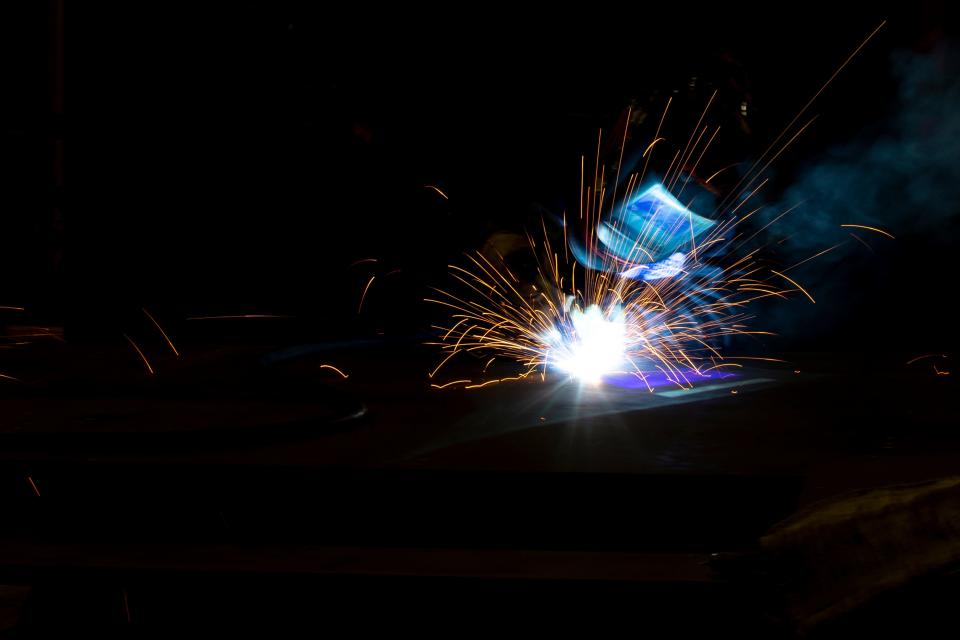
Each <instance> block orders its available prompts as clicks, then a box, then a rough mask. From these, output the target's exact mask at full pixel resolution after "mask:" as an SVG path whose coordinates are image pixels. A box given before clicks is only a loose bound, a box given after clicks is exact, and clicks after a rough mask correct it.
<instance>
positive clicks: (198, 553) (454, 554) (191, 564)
mask: <svg viewBox="0 0 960 640" xmlns="http://www.w3.org/2000/svg"><path fill="white" fill-rule="evenodd" d="M709 559H710V556H709V555H708V554H705V553H623V552H601V551H540V550H536V551H528V550H514V549H508V550H491V549H422V548H368V547H334V546H317V545H289V544H284V545H240V544H209V545H197V544H194V545H172V544H166V545H165V544H119V545H118V544H92V543H82V544H80V543H71V544H37V543H26V542H21V541H9V540H0V580H6V581H9V582H21V581H26V582H31V581H32V580H35V579H50V578H54V579H55V578H57V577H71V578H74V577H77V576H79V575H90V576H101V577H102V576H108V575H115V576H122V575H140V576H143V575H163V576H165V577H173V576H175V575H176V574H183V575H196V574H201V575H202V574H209V575H221V576H222V575H244V574H246V575H260V576H268V575H279V576H283V575H288V576H293V575H300V576H314V577H319V578H323V577H328V578H333V577H370V578H378V577H379V578H390V577H397V578H404V577H406V578H470V579H480V580H497V581H503V580H506V581H513V580H516V581H559V582H627V583H630V582H632V583H677V584H679V583H686V584H691V583H699V584H709V583H715V582H718V578H717V577H716V576H715V575H714V572H713V570H712V568H711V566H710V564H709Z"/></svg>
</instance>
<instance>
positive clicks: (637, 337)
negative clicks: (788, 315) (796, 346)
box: [428, 185, 812, 390]
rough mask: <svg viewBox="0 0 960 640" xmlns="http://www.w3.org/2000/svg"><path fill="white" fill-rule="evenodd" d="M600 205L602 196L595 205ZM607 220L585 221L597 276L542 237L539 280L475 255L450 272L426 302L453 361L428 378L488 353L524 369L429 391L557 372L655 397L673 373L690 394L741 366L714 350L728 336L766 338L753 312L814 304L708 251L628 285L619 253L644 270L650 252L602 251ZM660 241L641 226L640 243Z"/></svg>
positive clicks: (748, 265) (717, 234) (748, 258)
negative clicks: (773, 301)
mask: <svg viewBox="0 0 960 640" xmlns="http://www.w3.org/2000/svg"><path fill="white" fill-rule="evenodd" d="M634 187H635V185H634ZM590 191H591V193H595V192H596V190H595V189H593V188H591V189H590ZM584 192H586V190H584ZM601 194H602V187H601ZM591 197H592V196H591ZM629 198H630V195H628V199H629ZM601 201H602V195H601V197H600V198H598V200H597V203H598V204H597V206H600V205H599V203H600V202H601ZM599 213H600V212H599V211H597V210H596V209H592V210H588V211H587V213H586V215H587V219H588V220H589V221H590V222H591V224H590V226H589V227H588V234H587V237H586V244H587V246H588V247H589V248H590V249H589V250H590V251H591V252H592V253H591V256H592V257H593V258H596V259H597V260H599V262H600V266H599V267H598V268H591V267H588V266H583V265H580V264H578V263H576V262H573V263H569V264H568V263H567V262H566V261H565V260H564V258H563V252H561V251H555V250H554V249H553V247H552V246H551V244H550V239H549V237H548V236H547V234H546V233H544V234H543V238H542V239H541V238H539V237H538V238H536V239H535V238H534V237H533V236H532V235H528V241H529V243H530V247H531V252H532V253H533V255H534V256H536V259H537V263H538V264H537V269H536V274H537V275H536V278H535V282H529V283H525V282H523V281H522V280H521V279H520V277H518V276H517V274H516V273H514V271H513V270H512V269H511V268H510V267H509V266H508V265H507V263H506V261H505V260H504V259H503V258H502V257H501V256H499V255H497V256H487V255H484V254H483V253H477V254H474V255H469V256H467V259H468V261H469V264H468V265H467V267H466V268H465V267H461V266H458V265H450V270H451V276H452V278H453V279H454V281H456V282H457V286H456V288H455V289H452V290H443V291H440V290H438V295H437V296H436V297H434V298H429V299H428V301H429V302H432V303H435V304H438V305H441V306H443V307H445V308H447V309H448V310H449V311H450V324H449V325H448V326H442V327H441V326H438V327H435V328H436V329H438V330H439V331H441V334H440V336H441V339H440V341H439V342H437V343H436V344H437V345H438V346H439V347H440V348H441V349H442V350H443V351H444V352H445V354H446V355H445V357H444V359H443V361H442V362H441V363H440V365H439V366H438V367H437V368H436V369H435V370H434V371H433V372H432V373H431V377H434V376H435V375H437V373H438V372H439V370H440V369H442V367H444V366H445V365H446V364H447V363H448V362H449V361H450V360H451V359H453V358H454V357H455V356H456V355H458V354H474V355H478V354H486V357H485V358H484V361H486V362H487V365H488V366H489V361H490V359H491V358H492V357H495V358H497V359H498V360H506V361H512V362H515V363H518V364H519V365H520V371H519V372H518V373H517V374H516V375H513V376H509V377H507V378H487V379H481V380H477V379H469V380H468V379H461V380H455V381H452V382H446V383H442V384H440V383H438V384H433V385H432V386H434V387H435V388H441V389H442V388H446V387H451V386H462V387H463V388H479V387H483V386H488V385H492V384H496V383H498V382H504V381H507V380H519V379H524V378H527V377H529V376H531V375H534V374H539V375H540V376H542V377H546V375H547V374H548V373H549V372H551V371H553V372H560V373H561V374H564V375H567V376H570V377H572V378H576V379H578V380H580V381H581V382H584V383H587V384H596V383H599V382H601V381H602V380H603V379H604V378H606V377H609V376H614V375H622V374H632V375H634V376H636V377H637V378H638V379H639V380H641V381H642V382H643V383H644V384H646V386H647V388H648V389H651V390H652V389H653V387H652V385H650V384H648V383H647V378H648V377H649V376H656V375H665V376H666V377H667V379H668V380H670V381H671V382H673V383H675V384H677V385H680V386H683V387H689V386H691V380H692V379H693V378H694V377H695V376H696V377H702V376H705V375H710V372H713V371H721V370H723V369H724V368H725V367H736V366H738V365H737V364H736V363H735V362H732V361H733V360H737V358H728V357H725V356H724V355H722V354H721V353H720V351H719V348H718V347H717V346H716V344H717V342H718V341H719V340H720V339H721V338H723V337H725V336H732V335H761V334H767V335H769V334H768V333H767V332H764V331H754V330H751V329H749V327H748V322H749V320H750V319H751V316H750V315H749V313H748V311H747V307H748V306H749V305H750V304H751V303H752V302H754V301H756V300H758V299H761V298H768V297H772V296H776V297H781V298H785V297H787V295H788V294H789V293H791V292H792V291H798V290H799V291H802V292H804V295H807V296H808V297H809V294H806V292H805V291H804V290H803V288H802V287H801V286H799V285H798V284H797V283H796V282H794V281H792V280H789V279H788V278H784V279H786V280H788V281H789V282H790V283H791V284H792V285H793V288H791V289H786V290H784V289H781V288H778V287H776V286H775V285H773V284H770V282H769V280H770V279H772V276H773V274H772V272H771V271H770V270H769V269H766V268H765V267H764V266H763V265H762V264H761V262H760V261H758V260H757V259H756V251H753V252H751V253H748V254H747V255H744V256H742V257H740V258H736V259H732V260H730V261H728V264H727V265H725V266H717V265H712V264H707V263H706V262H704V261H702V259H701V258H699V257H696V256H698V255H700V256H702V255H704V254H703V252H696V251H690V252H689V253H688V254H685V255H684V256H683V260H682V264H681V265H680V266H679V267H677V268H676V269H671V270H662V271H661V272H660V273H659V274H654V275H653V276H651V277H642V278H635V277H631V275H632V272H634V273H635V270H633V269H624V268H622V267H623V266H624V265H627V264H630V261H629V260H626V261H625V260H623V259H622V258H619V257H617V254H618V253H619V254H620V255H626V256H627V257H628V258H629V257H633V258H634V260H636V256H639V255H642V254H647V253H650V249H647V248H646V247H645V246H643V245H642V244H641V241H640V240H635V244H636V246H635V247H633V248H632V249H630V250H628V251H626V252H625V253H624V252H622V251H618V252H605V251H603V249H602V248H601V244H600V243H599V242H598V239H597V236H596V229H597V225H596V220H597V219H598V215H599ZM655 217H656V216H653V218H655ZM675 224H676V225H678V226H679V225H685V224H689V219H686V220H685V219H681V218H677V220H676V222H675ZM735 225H736V223H735V222H729V221H728V222H725V223H720V224H717V225H716V226H715V227H714V228H713V229H711V230H710V232H709V233H708V234H707V235H706V236H705V237H704V239H703V241H702V242H700V247H701V248H702V247H704V246H708V245H713V244H717V243H718V242H722V238H723V236H722V235H721V234H724V233H726V234H728V235H733V234H731V233H730V232H731V231H732V229H733V227H734V226H735ZM613 231H618V230H617V229H613ZM674 231H675V230H674ZM653 234H654V231H653V230H652V229H650V228H645V229H641V230H640V232H639V235H638V237H639V238H641V239H642V238H644V237H648V236H651V235H653ZM614 235H616V234H614ZM648 246H649V245H648ZM621 248H622V247H621ZM811 300H812V298H811Z"/></svg>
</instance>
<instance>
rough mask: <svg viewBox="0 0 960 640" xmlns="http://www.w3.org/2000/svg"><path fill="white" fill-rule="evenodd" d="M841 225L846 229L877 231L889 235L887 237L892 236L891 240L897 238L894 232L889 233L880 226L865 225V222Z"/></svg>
mask: <svg viewBox="0 0 960 640" xmlns="http://www.w3.org/2000/svg"><path fill="white" fill-rule="evenodd" d="M840 226H841V227H843V228H845V229H866V230H867V231H875V232H877V233H879V234H880V235H883V236H887V237H888V238H890V239H891V240H896V238H894V237H893V234H892V233H889V232H887V231H884V230H883V229H878V228H876V227H868V226H867V225H865V224H842V225H840Z"/></svg>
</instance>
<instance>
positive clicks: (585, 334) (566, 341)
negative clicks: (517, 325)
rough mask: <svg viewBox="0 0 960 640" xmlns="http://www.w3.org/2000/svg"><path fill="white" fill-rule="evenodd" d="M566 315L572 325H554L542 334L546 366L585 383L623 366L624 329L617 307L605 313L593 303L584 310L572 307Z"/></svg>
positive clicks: (624, 358) (616, 370)
mask: <svg viewBox="0 0 960 640" xmlns="http://www.w3.org/2000/svg"><path fill="white" fill-rule="evenodd" d="M569 318H570V325H572V326H566V327H564V328H563V329H557V328H555V329H553V330H552V331H550V333H549V334H548V335H547V336H545V340H546V342H547V343H548V344H549V352H548V354H547V363H548V364H549V365H550V366H552V367H554V368H556V369H559V370H560V371H564V372H566V373H569V374H570V376H571V377H574V378H577V379H579V380H580V381H582V382H585V383H588V384H598V383H600V382H601V381H602V380H603V377H604V376H606V375H609V374H612V373H616V372H619V371H623V370H624V367H625V366H626V361H627V357H626V353H625V352H626V337H627V330H626V322H625V320H624V315H623V311H622V310H621V309H620V308H619V307H613V308H612V309H610V310H609V311H608V312H607V313H604V311H603V310H602V309H601V308H600V307H598V306H597V305H590V306H589V307H587V308H586V310H585V311H581V310H580V309H579V308H578V307H574V308H573V309H572V310H571V311H570V315H569Z"/></svg>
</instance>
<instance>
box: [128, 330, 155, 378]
mask: <svg viewBox="0 0 960 640" xmlns="http://www.w3.org/2000/svg"><path fill="white" fill-rule="evenodd" d="M123 337H124V338H126V339H127V342H129V343H130V345H131V346H132V347H133V348H134V349H136V350H137V353H139V354H140V358H141V359H142V360H143V364H145V365H147V372H148V373H149V374H150V375H153V374H154V370H153V367H151V366H150V361H149V360H147V356H145V355H143V351H141V350H140V347H138V346H137V343H136V342H134V341H133V340H131V339H130V336H128V335H127V334H123Z"/></svg>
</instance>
